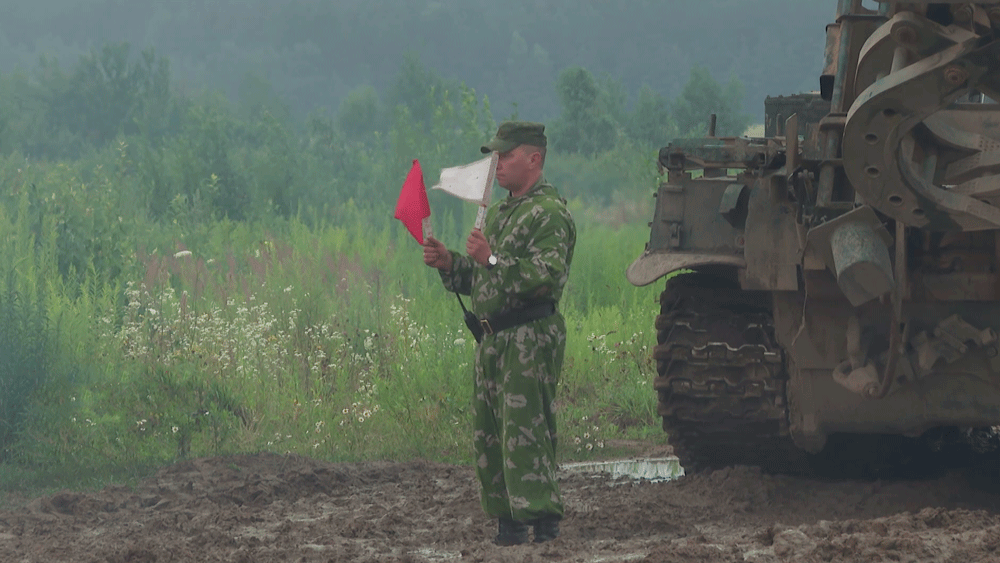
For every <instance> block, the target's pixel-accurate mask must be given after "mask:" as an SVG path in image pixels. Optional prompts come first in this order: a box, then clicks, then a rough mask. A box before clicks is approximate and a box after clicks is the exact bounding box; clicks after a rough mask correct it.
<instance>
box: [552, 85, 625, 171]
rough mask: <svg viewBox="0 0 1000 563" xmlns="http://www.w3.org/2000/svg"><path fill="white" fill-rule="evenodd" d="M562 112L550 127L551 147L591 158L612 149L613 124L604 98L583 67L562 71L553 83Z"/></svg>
mask: <svg viewBox="0 0 1000 563" xmlns="http://www.w3.org/2000/svg"><path fill="white" fill-rule="evenodd" d="M556 93H557V94H558V96H559V105H560V106H562V113H561V114H560V115H559V118H558V119H556V121H555V123H554V124H553V126H552V130H553V134H552V139H553V147H554V148H555V149H557V150H560V151H565V152H571V153H581V154H585V155H593V154H596V153H598V152H602V151H605V150H608V149H610V148H612V147H614V146H615V143H616V142H617V140H618V132H617V129H618V128H617V124H616V123H615V121H614V119H612V117H611V115H610V114H609V112H608V110H607V97H606V96H604V91H603V90H602V89H601V87H600V86H599V85H598V83H597V81H596V80H595V79H594V76H593V75H592V74H591V73H590V71H588V70H587V69H585V68H581V67H572V68H568V69H566V70H564V71H562V72H561V73H560V74H559V78H558V79H557V80H556Z"/></svg>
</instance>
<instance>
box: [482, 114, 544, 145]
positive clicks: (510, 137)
mask: <svg viewBox="0 0 1000 563" xmlns="http://www.w3.org/2000/svg"><path fill="white" fill-rule="evenodd" d="M519 145H531V146H534V147H543V148H544V147H545V126H544V125H542V124H541V123H532V122H530V121H505V122H503V123H501V124H500V128H499V129H497V134H496V135H494V136H493V138H492V139H490V142H488V143H486V144H485V145H483V146H482V148H480V150H481V151H483V153H488V152H493V151H497V152H507V151H510V150H514V149H515V148H516V147H518V146H519Z"/></svg>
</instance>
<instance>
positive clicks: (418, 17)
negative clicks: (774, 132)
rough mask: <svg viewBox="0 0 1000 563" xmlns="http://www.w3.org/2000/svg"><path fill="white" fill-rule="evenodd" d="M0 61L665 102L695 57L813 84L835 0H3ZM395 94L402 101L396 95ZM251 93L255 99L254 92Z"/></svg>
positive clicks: (318, 99) (249, 88) (292, 83)
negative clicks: (427, 79)
mask: <svg viewBox="0 0 1000 563" xmlns="http://www.w3.org/2000/svg"><path fill="white" fill-rule="evenodd" d="M4 5H5V6H4V16H3V18H2V19H0V72H2V73H12V72H15V71H20V72H24V73H29V74H30V73H34V72H38V69H39V68H40V61H41V60H43V58H44V59H47V60H48V61H49V63H50V64H51V63H53V62H56V63H57V64H58V65H59V66H61V67H62V68H64V69H69V68H71V67H72V66H73V65H74V64H75V63H76V62H77V61H78V59H80V57H83V56H86V55H87V54H88V53H91V52H93V51H95V50H97V51H99V50H100V49H101V48H102V47H104V46H105V45H109V44H118V43H122V42H127V43H128V44H129V45H130V46H131V47H132V48H133V50H134V51H135V52H139V51H142V50H145V49H149V48H152V49H154V50H155V53H156V55H157V56H159V57H163V58H165V59H168V60H169V65H170V72H171V75H172V80H173V87H174V88H176V89H178V90H179V91H181V92H184V93H188V94H191V93H194V92H200V91H203V90H205V89H209V90H217V91H221V92H223V93H224V94H225V96H226V97H227V98H228V99H230V100H233V101H236V102H238V101H240V100H243V101H244V103H250V102H248V100H250V99H252V98H254V97H257V98H262V97H264V96H267V95H272V94H273V96H274V97H275V101H277V102H280V105H282V106H283V107H285V108H286V109H287V111H288V113H289V114H290V116H291V117H293V118H295V119H297V120H302V119H305V118H306V116H307V115H309V114H310V112H313V111H314V110H316V109H317V108H328V109H330V110H331V111H336V110H338V108H340V106H341V104H342V103H343V101H344V100H345V99H347V98H348V97H349V96H351V95H352V94H354V95H355V96H358V95H364V93H365V92H366V89H367V88H370V89H372V91H373V92H374V93H376V94H377V97H378V99H379V101H380V102H381V103H391V102H399V101H400V100H399V99H394V98H393V95H394V94H393V92H392V91H391V90H392V88H393V85H394V81H395V79H396V77H397V75H398V73H399V72H400V69H401V67H402V66H403V64H404V61H405V60H406V58H407V57H409V58H410V59H411V60H415V61H419V63H420V64H421V65H423V66H424V67H426V68H427V69H429V70H430V71H431V72H433V73H435V74H437V75H440V76H441V77H442V78H443V79H444V80H446V81H460V82H464V83H465V84H466V85H467V86H469V87H470V88H472V89H474V90H475V91H476V92H477V93H478V94H480V95H483V96H486V97H488V98H489V100H490V102H491V107H492V111H493V114H494V115H495V116H496V118H497V119H498V120H499V119H501V118H503V117H507V116H511V115H514V114H516V115H518V116H520V117H521V118H524V119H531V120H538V121H550V120H552V119H554V118H556V117H557V116H558V115H559V114H560V104H559V99H558V95H557V93H556V89H555V84H556V79H557V77H558V75H559V73H560V72H561V71H563V70H564V69H566V68H570V67H577V66H578V67H582V68H584V69H587V70H588V71H589V72H591V73H592V74H593V75H594V76H595V77H597V78H598V79H599V80H602V81H605V82H606V83H607V84H608V85H610V86H611V87H612V88H618V89H619V90H618V91H617V92H616V95H617V96H618V97H619V98H621V101H622V102H623V103H624V104H626V106H627V107H628V106H630V105H631V104H634V103H635V101H636V99H637V98H638V96H639V92H640V90H641V89H642V88H643V87H644V86H645V87H647V88H649V89H650V90H651V91H652V92H655V93H656V94H658V95H660V96H663V97H664V98H666V99H668V100H672V99H674V98H675V97H677V96H678V94H679V93H680V91H681V89H682V87H683V86H684V84H685V82H686V81H687V79H688V75H689V73H690V71H691V69H692V68H694V67H697V66H702V67H704V68H706V69H708V70H709V72H710V74H711V76H712V77H713V78H714V79H715V80H717V81H719V82H720V83H726V82H728V81H729V80H731V79H732V78H735V79H737V80H738V81H739V82H740V83H741V84H742V86H743V96H742V109H743V110H744V111H745V112H747V114H748V115H749V116H750V117H751V119H752V121H754V122H760V121H762V118H763V99H764V97H765V96H767V95H779V94H792V93H797V92H802V91H809V90H815V89H816V85H817V76H818V74H819V71H820V69H821V65H822V57H823V45H824V26H825V25H826V24H827V23H829V22H831V21H833V19H834V17H835V13H836V2H833V1H826V2H824V1H816V0H812V1H802V0H698V1H687V2H677V1H674V2H664V1H662V0H619V1H608V0H547V1H541V0H512V1H508V2H492V1H486V0H433V1H428V0H363V1H362V0H335V1H330V0H299V1H294V2H274V1H267V2H265V1H261V0H238V1H237V0H173V1H170V2H154V1H151V0H45V1H43V2H39V1H30V0H6V1H5V2H4ZM399 94H400V93H399V92H396V93H395V95H396V98H398V97H399ZM258 101H259V100H258Z"/></svg>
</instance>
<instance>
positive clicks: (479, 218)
mask: <svg viewBox="0 0 1000 563" xmlns="http://www.w3.org/2000/svg"><path fill="white" fill-rule="evenodd" d="M485 224H486V206H485V205H480V206H479V211H478V212H476V229H477V230H479V231H482V230H483V225H485Z"/></svg>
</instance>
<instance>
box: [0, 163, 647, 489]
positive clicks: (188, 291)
mask: <svg viewBox="0 0 1000 563" xmlns="http://www.w3.org/2000/svg"><path fill="white" fill-rule="evenodd" d="M130 154H131V153H130V152H129V149H128V147H127V146H126V144H124V143H123V144H122V145H121V146H119V147H113V148H112V149H109V150H108V151H106V152H104V153H99V154H95V155H92V156H91V157H89V158H88V159H87V160H81V161H77V162H60V163H31V164H30V165H28V164H26V163H25V161H24V160H23V158H20V157H17V156H16V155H13V156H10V157H8V158H6V159H3V158H0V182H2V183H3V185H4V186H6V187H7V188H8V189H7V190H6V191H5V192H3V193H0V261H2V262H3V263H6V264H10V265H12V270H11V274H10V275H9V276H7V278H5V280H4V282H3V283H2V284H0V286H2V287H0V291H13V292H16V294H17V295H19V296H20V298H22V299H23V300H24V301H25V303H28V304H32V306H33V307H35V308H34V309H31V310H33V311H37V312H38V315H37V318H38V322H37V323H35V324H27V325H25V326H26V327H28V328H26V329H24V330H20V331H13V332H12V334H17V335H19V336H24V337H25V338H26V339H27V340H26V341H30V342H45V343H46V345H45V349H44V353H45V356H44V357H38V353H36V352H37V351H36V352H33V353H34V354H35V356H34V358H36V359H37V361H38V362H39V363H40V365H44V366H45V369H46V373H45V377H43V378H39V379H38V381H39V383H38V384H37V385H34V384H33V385H32V386H31V387H30V388H29V387H24V388H23V389H25V391H24V392H23V393H21V392H19V393H20V397H19V400H20V401H21V402H19V403H18V404H19V405H21V406H19V407H18V415H17V420H16V421H15V423H14V424H8V425H7V426H5V427H4V428H5V429H6V430H7V434H6V435H7V436H8V442H10V438H11V437H13V439H14V441H13V443H8V444H7V445H6V446H5V447H4V449H3V451H2V452H0V453H2V455H0V490H8V491H11V490H24V489H26V488H29V489H32V490H45V487H58V486H72V487H90V486H98V485H99V484H100V483H102V482H110V481H116V482H131V481H134V480H135V479H138V478H140V477H141V476H142V475H146V474H148V473H149V472H150V471H152V470H153V469H155V468H156V467H159V466H162V465H164V464H169V463H172V462H175V461H176V460H179V459H184V458H188V457H197V456H208V455H219V454H228V453H235V452H258V451H272V452H279V453H285V452H291V453H297V454H303V455H308V456H313V457H316V458H321V459H327V460H335V461H357V460H381V459H385V460H404V459H414V458H423V459H431V460H438V461H445V462H453V463H469V461H470V456H471V439H470V436H471V427H470V416H469V404H470V400H471V390H472V384H471V381H472V365H471V362H472V359H473V352H474V349H473V343H472V339H471V337H470V335H468V334H467V332H466V328H465V326H464V324H463V322H462V316H461V310H460V309H459V306H458V303H457V302H456V300H455V298H454V296H453V295H452V294H450V293H448V292H446V291H445V290H444V289H443V287H442V285H441V283H440V278H439V276H438V275H437V273H436V272H435V271H432V270H431V269H429V268H427V267H426V266H424V265H423V262H422V259H421V249H420V247H419V245H417V244H416V243H415V242H414V241H413V240H412V238H410V237H409V235H408V234H407V233H406V231H405V229H403V228H402V227H401V225H400V224H399V223H398V221H396V220H394V219H392V218H391V212H390V208H386V209H383V210H382V211H381V212H374V211H372V208H373V206H372V205H371V202H367V203H366V204H356V203H354V202H352V201H346V202H341V203H340V204H338V205H337V206H335V208H331V209H326V210H318V209H308V210H305V211H303V212H300V213H298V214H295V215H292V216H290V217H284V218H282V217H278V216H276V215H267V214H263V213H261V214H257V215H259V217H257V218H255V219H251V220H247V221H232V220H229V219H226V218H223V217H219V216H217V215H214V214H213V213H211V212H207V211H205V210H202V209H200V208H199V207H198V205H196V204H195V205H187V204H185V205H178V206H177V207H176V208H173V207H172V208H171V209H170V210H168V213H167V214H166V216H165V217H163V218H162V219H161V220H153V219H151V218H149V216H148V214H147V213H146V211H145V210H144V208H143V205H144V203H143V201H142V198H141V197H132V196H127V195H123V194H128V193H133V194H134V193H139V192H141V190H142V189H145V188H144V187H143V185H142V183H143V182H145V181H146V180H144V178H145V176H143V174H144V172H142V171H141V170H140V171H136V169H135V168H134V163H133V162H132V160H131V159H132V156H130ZM618 154H623V155H624V154H625V152H621V151H619V153H618ZM371 156H372V158H373V159H374V158H376V156H377V155H374V154H373V155H371ZM440 158H442V159H444V158H445V157H444V156H440ZM564 160H565V162H564V164H565V165H566V166H565V168H567V169H575V168H577V167H578V166H583V165H585V164H587V163H586V162H585V161H584V160H581V159H579V158H576V157H574V158H566V159H564ZM554 162H558V159H556V160H555V161H554ZM182 164H183V163H182V162H178V163H177V166H178V167H180V168H183V166H182ZM646 164H647V163H646V159H645V157H643V156H642V155H640V154H639V153H634V154H633V157H632V158H624V157H623V159H622V161H621V162H617V161H615V160H614V158H612V157H608V156H605V157H603V160H601V161H595V163H593V165H594V166H595V169H600V170H604V172H603V173H604V174H606V175H608V176H609V177H610V176H611V175H613V174H614V173H617V172H614V169H615V168H616V167H624V168H628V169H629V170H631V169H633V168H635V169H637V168H642V167H644V166H645V165H646ZM279 165H280V163H279V164H275V166H279ZM384 165H385V164H384V162H383V163H382V164H380V166H384ZM180 168H178V169H180ZM556 175H557V174H556ZM647 175H648V174H646V173H645V172H641V171H634V170H633V171H632V172H630V173H629V174H627V175H626V176H625V178H626V181H625V182H623V184H621V185H622V186H623V187H622V189H618V190H615V191H613V192H612V194H611V197H610V201H611V202H612V203H611V205H608V204H607V202H606V201H602V202H598V203H596V204H594V205H595V206H594V207H590V206H589V204H588V203H587V202H588V201H591V200H588V198H586V197H583V196H582V195H579V194H577V193H575V192H574V187H573V186H572V185H567V186H562V185H560V188H561V189H562V190H563V193H565V194H567V196H568V197H569V198H570V208H571V210H572V212H573V214H574V216H575V218H576V221H577V227H578V243H577V248H576V252H575V255H574V263H573V266H572V271H571V275H570V281H569V284H568V285H567V288H566V290H565V292H564V297H563V300H562V302H561V304H560V308H561V310H562V312H563V314H564V315H565V316H566V319H567V327H568V330H569V334H568V341H567V349H566V362H565V368H564V371H563V374H562V378H561V381H560V386H559V394H558V397H557V401H558V414H557V416H558V421H559V435H560V438H559V442H558V443H559V457H560V459H561V460H564V461H571V460H587V459H595V458H601V457H612V456H621V455H627V454H628V453H629V452H630V449H629V447H628V446H626V444H629V443H634V442H641V443H644V444H649V443H651V444H663V443H665V440H666V437H665V436H664V435H663V434H662V432H661V431H660V430H659V418H658V417H657V416H656V414H655V399H656V395H655V392H654V391H653V389H652V379H653V371H654V365H653V363H652V361H651V359H650V350H651V348H652V346H653V345H654V344H655V335H654V334H653V332H652V328H653V322H654V318H655V314H656V312H657V310H658V305H657V297H658V293H659V289H658V288H656V287H645V288H635V287H632V286H631V285H630V284H629V283H628V282H627V281H626V279H625V274H624V272H625V269H626V267H627V266H628V264H629V263H630V262H631V261H632V260H633V259H634V258H635V257H636V256H638V255H639V254H640V253H641V251H642V249H643V246H644V244H645V242H646V240H647V238H648V227H646V222H647V221H648V220H649V218H650V217H651V216H652V211H651V204H652V198H650V197H648V194H649V193H650V192H651V191H652V190H651V187H650V189H645V188H641V187H639V186H640V184H643V182H645V180H646V176H647ZM567 178H568V181H567V183H569V184H572V181H571V180H572V177H567ZM552 179H553V180H554V181H555V182H556V183H557V184H559V178H558V177H556V178H552ZM206 181H208V180H206ZM147 187H148V186H147ZM395 189H397V187H396V186H393V187H391V188H390V190H395ZM383 191H384V190H383ZM376 199H391V197H388V198H387V196H386V194H383V193H379V194H377V197H376ZM452 203H454V202H452ZM460 205H464V204H459V205H452V206H438V205H437V204H435V205H434V206H432V207H433V208H434V209H435V211H436V212H435V216H434V227H435V232H436V233H437V234H438V236H439V237H440V238H441V239H442V240H443V241H444V242H445V243H446V244H447V245H448V246H449V247H451V248H455V249H461V248H463V247H464V241H465V236H466V234H467V232H468V229H469V228H470V226H471V225H468V224H466V223H469V222H470V221H471V217H473V216H474V214H473V213H472V212H471V210H466V209H462V208H460ZM467 207H468V206H467ZM452 208H458V211H460V212H455V209H452ZM439 209H440V211H438V210H439ZM466 211H469V212H466ZM43 320H44V322H42V321H43ZM36 326H37V327H42V326H45V327H46V328H45V329H44V334H43V333H42V332H43V329H41V328H38V329H37V330H36V329H34V328H32V327H36ZM12 345H13V344H12ZM13 346H14V347H15V348H18V346H16V345H13ZM33 361H34V360H33ZM0 387H2V386H0ZM19 389H21V388H19ZM21 399H23V400H21ZM0 400H2V401H3V404H4V405H7V404H12V402H11V400H9V398H6V397H0Z"/></svg>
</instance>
